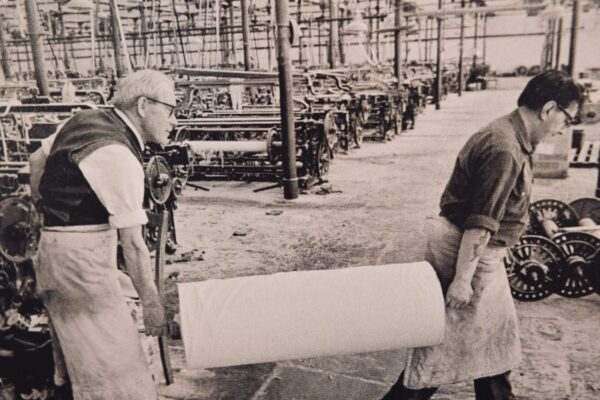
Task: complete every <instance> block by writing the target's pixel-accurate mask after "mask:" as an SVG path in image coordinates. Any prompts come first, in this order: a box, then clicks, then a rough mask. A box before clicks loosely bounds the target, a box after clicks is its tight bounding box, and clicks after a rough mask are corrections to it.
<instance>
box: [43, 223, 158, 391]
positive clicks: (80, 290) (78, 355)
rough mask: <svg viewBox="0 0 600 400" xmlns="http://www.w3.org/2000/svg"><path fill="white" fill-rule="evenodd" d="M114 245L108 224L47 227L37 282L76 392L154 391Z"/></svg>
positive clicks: (113, 238)
mask: <svg viewBox="0 0 600 400" xmlns="http://www.w3.org/2000/svg"><path fill="white" fill-rule="evenodd" d="M116 251H117V232H116V230H114V229H109V227H108V225H101V226H100V225H96V226H76V227H67V228H45V229H43V230H42V235H41V239H40V244H39V252H38V262H37V263H36V267H35V269H36V277H37V288H36V290H37V293H38V295H39V296H40V298H41V299H42V301H43V303H44V305H45V307H46V309H47V310H48V314H49V315H50V319H51V322H52V326H53V328H54V333H55V335H53V340H54V341H56V346H55V349H60V348H62V353H63V356H64V360H65V363H66V366H67V370H68V373H69V378H70V380H71V384H72V387H73V395H74V398H75V400H154V399H156V398H157V393H156V388H155V385H154V382H153V381H152V377H151V374H150V371H149V370H148V366H147V365H146V360H145V356H144V354H143V352H142V348H141V345H140V340H139V337H138V332H137V328H136V326H135V324H134V321H133V319H132V316H131V311H130V309H129V308H128V307H127V304H126V303H125V300H124V298H123V295H122V290H121V288H120V286H119V282H118V275H117V266H116V265H117V264H116V263H117V256H116ZM58 367H60V366H58ZM57 372H58V371H57Z"/></svg>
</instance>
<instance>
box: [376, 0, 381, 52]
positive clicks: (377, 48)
mask: <svg viewBox="0 0 600 400" xmlns="http://www.w3.org/2000/svg"><path fill="white" fill-rule="evenodd" d="M379 13H381V0H377V3H375V15H376V19H375V30H376V32H375V54H376V55H377V62H379V63H381V58H380V54H379Z"/></svg>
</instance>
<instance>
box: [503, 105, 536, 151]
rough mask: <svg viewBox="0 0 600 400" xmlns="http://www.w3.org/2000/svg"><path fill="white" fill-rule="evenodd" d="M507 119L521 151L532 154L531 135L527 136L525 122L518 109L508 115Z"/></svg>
mask: <svg viewBox="0 0 600 400" xmlns="http://www.w3.org/2000/svg"><path fill="white" fill-rule="evenodd" d="M508 119H509V121H510V123H511V124H512V126H513V128H514V129H515V136H516V137H517V140H518V141H519V144H520V145H521V147H522V148H523V151H524V152H525V153H526V154H531V153H533V145H532V144H531V135H530V134H529V132H528V131H527V128H526V127H525V121H523V116H522V115H521V113H520V112H519V109H518V108H517V109H516V110H514V111H513V112H512V113H510V114H509V115H508Z"/></svg>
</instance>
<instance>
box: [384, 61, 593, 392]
mask: <svg viewBox="0 0 600 400" xmlns="http://www.w3.org/2000/svg"><path fill="white" fill-rule="evenodd" d="M582 99H583V94H582V88H581V86H580V85H578V84H577V83H576V82H574V81H573V79H571V78H570V77H569V76H567V75H565V74H563V73H561V72H558V71H547V72H544V73H542V74H540V75H538V76H536V77H534V78H533V79H532V80H531V81H529V83H528V84H527V86H526V87H525V89H524V90H523V92H522V93H521V96H520V97H519V100H518V103H517V104H518V108H517V109H516V110H514V111H513V112H511V113H510V114H508V115H506V116H503V117H501V118H499V119H497V120H495V121H493V122H492V123H491V124H489V125H488V126H487V127H485V128H483V129H481V130H480V131H479V132H477V133H475V134H474V135H473V136H471V138H470V139H469V140H468V141H467V143H466V144H465V146H464V147H463V148H462V150H461V151H460V152H459V154H458V157H457V160H456V163H455V166H454V170H453V172H452V176H451V177H450V180H449V182H448V184H447V186H446V189H445V191H444V193H443V195H442V198H441V201H440V208H441V211H440V214H439V217H437V218H436V219H433V220H431V221H429V224H428V229H427V230H428V234H427V236H428V238H427V250H426V254H425V258H426V259H427V261H429V262H430V263H431V264H432V265H433V267H434V268H435V269H436V272H437V274H438V277H439V279H440V281H441V283H442V288H443V290H444V293H445V296H446V305H447V308H446V326H445V331H444V341H443V343H442V344H440V345H438V346H433V347H424V348H418V349H412V350H411V351H409V354H408V357H407V362H406V368H405V370H404V372H403V373H402V374H401V375H400V378H399V379H398V381H397V382H396V383H395V384H394V386H393V387H392V388H391V389H390V391H389V392H388V393H387V394H386V395H385V396H384V397H383V400H427V399H429V398H430V397H431V396H433V394H434V393H435V391H436V390H437V388H438V387H439V386H441V385H444V384H449V383H456V382H462V381H474V384H475V396H476V399H477V400H509V399H514V396H513V394H512V388H511V384H510V381H509V379H508V374H509V372H510V370H511V369H513V368H514V367H516V366H517V365H518V363H519V362H520V358H521V347H520V339H519V330H518V324H517V316H516V310H515V307H514V303H513V300H512V298H511V295H510V289H509V286H508V280H507V277H506V272H505V270H504V265H503V262H502V259H503V257H504V256H505V254H506V248H507V247H509V246H512V245H514V244H515V243H516V242H517V241H518V240H519V237H520V236H521V234H522V233H523V231H524V230H525V228H526V226H527V223H528V207H529V197H530V192H531V185H532V173H531V154H532V153H533V151H534V149H535V147H536V145H537V144H538V143H540V141H541V140H542V139H543V138H544V137H545V136H546V135H549V134H555V133H559V132H560V131H561V130H563V129H565V128H566V127H568V126H569V125H571V124H572V123H574V120H575V116H576V115H577V113H578V111H579V107H580V105H581V102H582Z"/></svg>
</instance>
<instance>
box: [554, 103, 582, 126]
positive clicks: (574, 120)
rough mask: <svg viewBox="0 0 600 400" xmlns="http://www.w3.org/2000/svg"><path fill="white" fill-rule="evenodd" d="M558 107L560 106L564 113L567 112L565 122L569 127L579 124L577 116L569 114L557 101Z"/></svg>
mask: <svg viewBox="0 0 600 400" xmlns="http://www.w3.org/2000/svg"><path fill="white" fill-rule="evenodd" d="M556 108H558V109H559V110H560V111H562V113H563V114H565V117H567V122H566V123H565V127H569V126H571V125H575V124H577V118H576V117H572V116H571V114H569V113H568V112H567V110H565V109H564V107H561V105H560V104H558V103H556Z"/></svg>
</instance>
